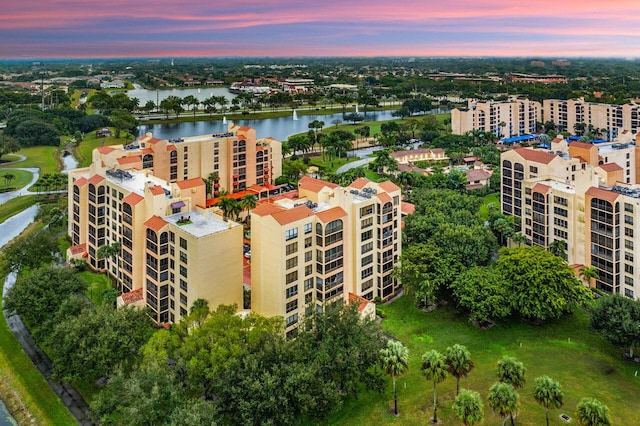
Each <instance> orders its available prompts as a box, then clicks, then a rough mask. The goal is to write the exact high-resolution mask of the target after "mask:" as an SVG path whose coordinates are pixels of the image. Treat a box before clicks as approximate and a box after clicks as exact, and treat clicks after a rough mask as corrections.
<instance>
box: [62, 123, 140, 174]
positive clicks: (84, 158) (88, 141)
mask: <svg viewBox="0 0 640 426" xmlns="http://www.w3.org/2000/svg"><path fill="white" fill-rule="evenodd" d="M111 130H112V131H114V129H111ZM134 139H135V138H134V137H133V136H131V135H128V134H126V133H125V132H123V133H122V137H120V138H116V137H115V136H110V137H107V138H96V136H95V132H92V133H88V134H87V135H86V136H85V137H84V139H83V140H82V142H80V144H79V145H78V146H77V147H76V149H75V152H74V155H75V157H76V159H77V160H78V167H87V166H89V165H90V164H91V155H92V152H93V150H94V149H95V148H97V147H99V146H103V145H104V146H110V145H121V144H128V143H131V142H132V141H133V140H134Z"/></svg>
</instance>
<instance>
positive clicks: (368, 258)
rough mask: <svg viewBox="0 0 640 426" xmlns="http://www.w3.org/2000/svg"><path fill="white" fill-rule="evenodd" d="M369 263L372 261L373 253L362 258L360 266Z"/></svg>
mask: <svg viewBox="0 0 640 426" xmlns="http://www.w3.org/2000/svg"><path fill="white" fill-rule="evenodd" d="M370 263H373V254H370V255H369V256H365V257H363V258H362V266H366V265H369V264H370Z"/></svg>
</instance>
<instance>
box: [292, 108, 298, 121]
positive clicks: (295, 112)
mask: <svg viewBox="0 0 640 426" xmlns="http://www.w3.org/2000/svg"><path fill="white" fill-rule="evenodd" d="M293 121H298V112H297V111H296V110H295V109H294V110H293Z"/></svg>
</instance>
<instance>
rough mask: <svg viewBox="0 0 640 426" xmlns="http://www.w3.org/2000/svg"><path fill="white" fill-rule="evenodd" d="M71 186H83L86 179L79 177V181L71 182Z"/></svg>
mask: <svg viewBox="0 0 640 426" xmlns="http://www.w3.org/2000/svg"><path fill="white" fill-rule="evenodd" d="M73 184H74V185H75V186H77V187H81V186H85V185H86V184H87V179H86V178H84V177H81V178H79V179H76V181H75V182H73Z"/></svg>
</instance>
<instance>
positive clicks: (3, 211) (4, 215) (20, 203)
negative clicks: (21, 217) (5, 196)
mask: <svg viewBox="0 0 640 426" xmlns="http://www.w3.org/2000/svg"><path fill="white" fill-rule="evenodd" d="M37 201H38V198H37V197H36V196H35V195H24V196H22V197H17V198H14V199H12V200H9V201H7V202H6V203H4V204H1V205H0V223H2V222H4V221H5V220H7V219H8V218H10V217H11V216H13V215H15V214H18V213H20V212H21V211H22V210H25V209H27V208H29V207H31V206H32V205H34V204H35V203H36V202H37Z"/></svg>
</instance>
